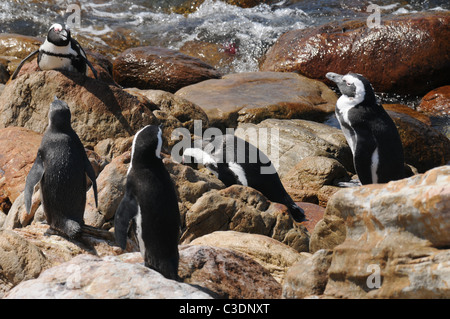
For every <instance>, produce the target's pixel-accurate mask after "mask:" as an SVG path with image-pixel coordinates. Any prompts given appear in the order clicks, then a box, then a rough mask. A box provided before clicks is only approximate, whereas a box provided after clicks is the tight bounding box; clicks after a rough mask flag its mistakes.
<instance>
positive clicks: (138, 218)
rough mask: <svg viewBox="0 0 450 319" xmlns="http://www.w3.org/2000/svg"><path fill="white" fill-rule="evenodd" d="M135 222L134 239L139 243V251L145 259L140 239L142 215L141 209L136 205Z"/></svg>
mask: <svg viewBox="0 0 450 319" xmlns="http://www.w3.org/2000/svg"><path fill="white" fill-rule="evenodd" d="M135 219H136V220H135V221H136V237H137V240H138V243H139V250H140V252H141V255H142V257H143V258H145V243H144V239H143V237H142V213H141V207H140V206H139V204H138V212H137V214H136V217H135Z"/></svg>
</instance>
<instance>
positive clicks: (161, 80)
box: [113, 46, 221, 93]
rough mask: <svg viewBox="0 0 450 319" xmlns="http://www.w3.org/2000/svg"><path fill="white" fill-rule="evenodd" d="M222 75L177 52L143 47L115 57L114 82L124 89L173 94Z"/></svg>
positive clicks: (197, 60)
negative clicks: (185, 87)
mask: <svg viewBox="0 0 450 319" xmlns="http://www.w3.org/2000/svg"><path fill="white" fill-rule="evenodd" d="M220 76H221V74H220V73H219V72H218V71H217V70H216V69H214V68H213V67H212V66H210V65H208V64H206V63H204V62H202V61H201V60H199V59H197V58H193V57H191V56H188V55H185V54H182V53H181V52H179V51H175V50H170V49H165V48H159V47H153V46H146V47H137V48H131V49H128V50H126V51H125V52H123V53H122V54H120V55H119V56H117V57H116V59H115V60H114V63H113V77H114V80H115V81H116V82H117V83H119V84H120V85H122V86H124V87H136V88H139V89H156V90H163V91H168V92H172V93H173V92H175V91H177V90H179V89H181V88H182V87H184V86H187V85H190V84H194V83H198V82H201V81H204V80H208V79H214V78H219V77H220Z"/></svg>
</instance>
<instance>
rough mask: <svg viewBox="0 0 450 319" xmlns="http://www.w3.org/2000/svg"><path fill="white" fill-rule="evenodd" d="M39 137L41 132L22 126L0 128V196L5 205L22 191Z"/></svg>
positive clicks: (11, 201) (34, 155)
mask: <svg viewBox="0 0 450 319" xmlns="http://www.w3.org/2000/svg"><path fill="white" fill-rule="evenodd" d="M41 139H42V136H41V134H38V133H35V132H33V131H31V130H28V129H25V128H22V127H7V128H3V129H0V198H1V199H2V202H3V203H4V204H5V205H8V202H9V203H13V202H14V201H15V200H16V198H17V197H19V195H20V193H21V192H23V190H24V188H25V180H26V177H27V175H28V172H29V171H30V169H31V166H33V163H34V160H35V158H36V153H37V150H38V148H39V145H40V144H41ZM5 208H7V207H5ZM5 210H7V209H5Z"/></svg>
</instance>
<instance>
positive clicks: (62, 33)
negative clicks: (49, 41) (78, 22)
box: [59, 29, 68, 40]
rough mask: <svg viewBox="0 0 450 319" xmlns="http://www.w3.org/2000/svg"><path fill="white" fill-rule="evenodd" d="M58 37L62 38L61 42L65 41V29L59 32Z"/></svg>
mask: <svg viewBox="0 0 450 319" xmlns="http://www.w3.org/2000/svg"><path fill="white" fill-rule="evenodd" d="M59 35H60V36H61V38H63V40H67V35H68V34H67V31H66V30H65V29H62V30H61V32H59Z"/></svg>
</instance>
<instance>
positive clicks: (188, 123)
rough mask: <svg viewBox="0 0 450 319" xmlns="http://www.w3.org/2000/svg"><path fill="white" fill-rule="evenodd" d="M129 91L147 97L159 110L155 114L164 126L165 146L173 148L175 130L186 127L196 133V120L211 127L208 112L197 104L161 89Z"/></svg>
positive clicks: (128, 90) (203, 127)
mask: <svg viewBox="0 0 450 319" xmlns="http://www.w3.org/2000/svg"><path fill="white" fill-rule="evenodd" d="M126 91H127V92H129V93H131V94H134V95H140V96H143V97H145V98H146V99H147V100H148V102H149V103H152V104H154V105H155V108H157V110H155V111H153V114H154V115H155V116H156V118H158V120H159V121H160V123H161V125H162V128H163V141H164V146H166V147H168V149H169V150H170V149H172V147H173V145H175V144H176V143H177V142H178V140H177V139H175V138H172V133H173V131H174V130H176V129H179V128H186V129H188V130H189V132H190V133H191V134H193V133H194V122H195V121H198V122H199V124H200V126H201V128H202V129H203V130H205V129H207V128H208V127H209V120H208V116H207V115H206V113H205V112H204V111H203V110H202V109H201V108H200V107H198V106H197V105H195V104H194V103H192V102H189V101H188V100H186V99H183V98H181V97H179V96H176V95H174V94H172V93H169V92H165V91H161V90H139V89H136V88H133V89H127V90H126Z"/></svg>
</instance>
